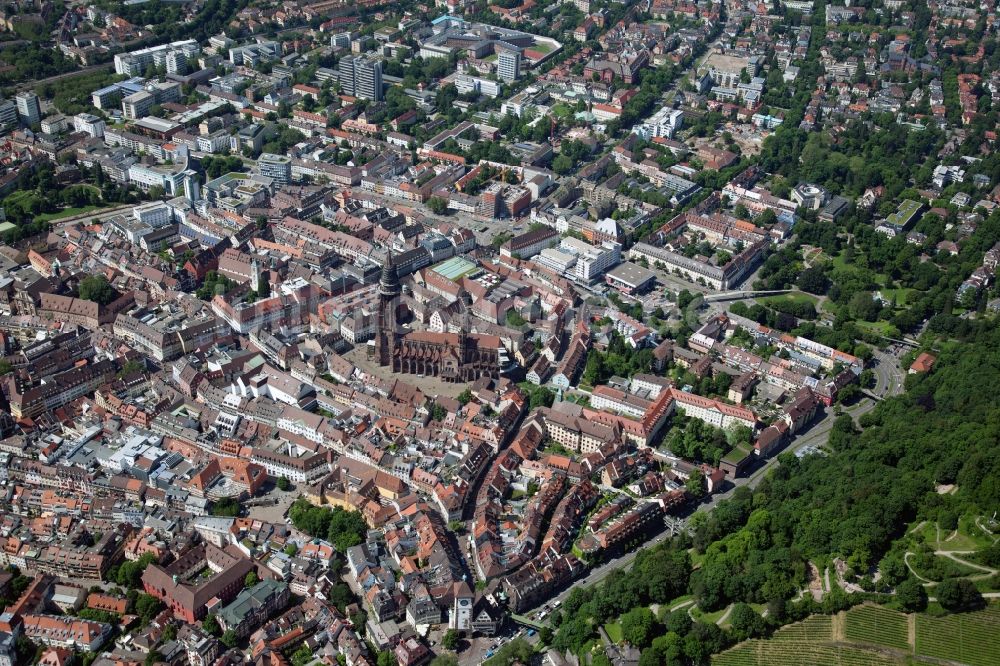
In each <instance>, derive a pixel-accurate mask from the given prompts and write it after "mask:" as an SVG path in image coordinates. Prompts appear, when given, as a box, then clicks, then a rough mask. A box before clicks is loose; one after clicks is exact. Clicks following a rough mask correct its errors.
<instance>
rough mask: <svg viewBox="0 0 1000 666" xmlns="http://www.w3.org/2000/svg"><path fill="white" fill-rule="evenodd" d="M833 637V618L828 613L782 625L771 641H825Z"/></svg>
mask: <svg viewBox="0 0 1000 666" xmlns="http://www.w3.org/2000/svg"><path fill="white" fill-rule="evenodd" d="M832 638H833V618H832V617H830V616H829V615H813V616H811V617H807V618H806V619H804V620H802V622H796V623H795V624H790V625H788V626H787V627H782V628H781V629H779V630H778V631H776V632H774V636H772V637H771V640H772V641H813V642H816V643H826V642H829V641H830V640H831V639H832Z"/></svg>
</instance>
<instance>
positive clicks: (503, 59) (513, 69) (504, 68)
mask: <svg viewBox="0 0 1000 666" xmlns="http://www.w3.org/2000/svg"><path fill="white" fill-rule="evenodd" d="M497 77H498V78H499V79H500V80H501V81H508V82H509V81H517V80H518V79H519V78H521V52H520V51H512V50H509V49H504V50H502V51H500V53H499V54H498V55H497Z"/></svg>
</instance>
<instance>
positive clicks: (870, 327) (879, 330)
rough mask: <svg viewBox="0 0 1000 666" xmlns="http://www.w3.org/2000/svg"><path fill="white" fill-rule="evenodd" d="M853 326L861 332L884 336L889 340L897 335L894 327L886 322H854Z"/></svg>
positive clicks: (897, 332)
mask: <svg viewBox="0 0 1000 666" xmlns="http://www.w3.org/2000/svg"><path fill="white" fill-rule="evenodd" d="M854 325H855V326H857V327H858V328H860V329H861V330H863V331H868V332H869V333H876V334H878V335H885V336H887V337H890V338H891V337H895V336H896V335H898V334H899V331H897V330H896V327H895V326H893V325H892V324H890V323H889V322H887V321H855V322H854Z"/></svg>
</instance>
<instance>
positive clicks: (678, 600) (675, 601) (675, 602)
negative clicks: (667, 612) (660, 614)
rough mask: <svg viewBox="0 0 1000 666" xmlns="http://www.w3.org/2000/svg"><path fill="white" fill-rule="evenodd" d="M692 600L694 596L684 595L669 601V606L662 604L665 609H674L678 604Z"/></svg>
mask: <svg viewBox="0 0 1000 666" xmlns="http://www.w3.org/2000/svg"><path fill="white" fill-rule="evenodd" d="M693 598H694V595H691V594H684V595H682V596H679V597H677V598H676V599H671V600H670V603H669V604H663V606H665V607H666V608H676V607H677V605H678V604H683V603H685V602H688V601H691V599H693ZM685 608H686V606H685Z"/></svg>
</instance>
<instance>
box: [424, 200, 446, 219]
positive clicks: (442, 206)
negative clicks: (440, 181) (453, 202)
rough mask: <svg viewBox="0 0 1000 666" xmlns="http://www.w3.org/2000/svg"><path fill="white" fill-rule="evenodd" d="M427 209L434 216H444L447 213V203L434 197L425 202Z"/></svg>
mask: <svg viewBox="0 0 1000 666" xmlns="http://www.w3.org/2000/svg"><path fill="white" fill-rule="evenodd" d="M427 207H428V208H430V209H431V212H432V213H434V214H435V215H446V214H447V213H448V202H447V201H445V200H444V198H442V197H438V196H434V197H431V198H430V199H428V200H427Z"/></svg>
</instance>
